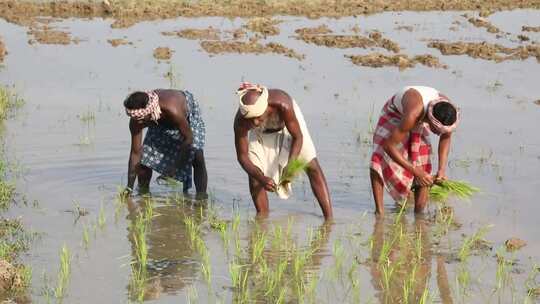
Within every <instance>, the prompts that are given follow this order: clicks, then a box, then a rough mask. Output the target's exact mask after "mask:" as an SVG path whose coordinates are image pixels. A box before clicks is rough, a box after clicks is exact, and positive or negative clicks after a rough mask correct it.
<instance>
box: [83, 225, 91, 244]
mask: <svg viewBox="0 0 540 304" xmlns="http://www.w3.org/2000/svg"><path fill="white" fill-rule="evenodd" d="M82 242H83V247H84V248H85V249H88V245H89V244H90V232H89V231H88V227H86V225H85V226H84V227H83V232H82Z"/></svg>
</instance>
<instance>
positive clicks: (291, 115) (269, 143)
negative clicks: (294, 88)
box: [234, 83, 332, 219]
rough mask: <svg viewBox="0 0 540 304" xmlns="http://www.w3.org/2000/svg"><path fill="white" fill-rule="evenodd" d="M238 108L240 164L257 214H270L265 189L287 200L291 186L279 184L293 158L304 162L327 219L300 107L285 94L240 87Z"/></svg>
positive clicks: (327, 205) (324, 191)
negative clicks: (246, 175) (306, 163)
mask: <svg viewBox="0 0 540 304" xmlns="http://www.w3.org/2000/svg"><path fill="white" fill-rule="evenodd" d="M237 94H238V95H239V97H240V101H239V104H240V105H239V109H238V112H237V113H236V116H235V118H234V135H235V146H236V155H237V158H238V162H239V163H240V165H241V166H242V168H243V169H244V170H245V171H246V173H247V174H248V176H249V191H250V192H251V197H252V199H253V202H254V203H255V208H256V209H257V213H258V214H259V215H266V214H268V196H267V193H266V191H271V192H276V194H277V195H278V196H279V197H280V198H282V199H286V198H288V197H289V195H290V183H286V184H285V185H279V182H280V178H281V177H282V175H283V172H285V171H286V169H285V168H286V167H287V166H288V165H289V163H290V162H291V161H292V160H296V159H300V160H302V161H305V162H308V168H307V170H306V172H307V175H308V177H309V181H310V183H311V188H312V190H313V194H314V195H315V197H316V198H317V201H318V202H319V205H320V207H321V209H322V212H323V215H324V217H325V219H330V218H331V217H332V204H331V201H330V194H329V191H328V186H327V184H326V179H325V177H324V174H323V171H322V169H321V167H320V166H319V162H318V160H317V154H316V151H315V146H314V145H313V141H312V140H311V136H310V135H309V132H308V129H307V126H306V122H305V121H304V117H303V115H302V112H301V111H300V108H299V107H298V105H297V104H296V102H295V101H294V99H292V98H291V97H290V96H289V95H288V94H287V93H286V92H284V91H282V90H279V89H267V88H266V87H263V86H259V85H253V84H250V83H242V84H241V86H240V88H239V89H238V91H237Z"/></svg>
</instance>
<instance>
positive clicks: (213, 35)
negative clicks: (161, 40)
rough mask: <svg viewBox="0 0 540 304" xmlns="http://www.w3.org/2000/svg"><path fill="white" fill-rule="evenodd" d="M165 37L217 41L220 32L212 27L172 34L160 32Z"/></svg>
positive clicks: (184, 30)
mask: <svg viewBox="0 0 540 304" xmlns="http://www.w3.org/2000/svg"><path fill="white" fill-rule="evenodd" d="M161 34H163V35H165V36H178V37H181V38H185V39H191V40H219V35H220V31H219V30H218V29H215V28H213V27H209V28H206V29H193V28H187V29H183V30H179V31H174V32H161Z"/></svg>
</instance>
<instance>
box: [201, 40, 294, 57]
mask: <svg viewBox="0 0 540 304" xmlns="http://www.w3.org/2000/svg"><path fill="white" fill-rule="evenodd" d="M201 47H202V49H203V50H205V51H206V52H207V53H209V54H226V53H236V54H268V53H272V54H279V55H283V56H286V57H290V58H294V59H297V60H303V59H304V55H302V54H298V53H297V52H296V51H294V50H293V49H290V48H287V47H285V46H283V45H282V44H279V43H275V42H270V43H267V44H261V43H259V42H257V41H253V40H252V41H248V42H243V41H233V40H228V41H202V42H201Z"/></svg>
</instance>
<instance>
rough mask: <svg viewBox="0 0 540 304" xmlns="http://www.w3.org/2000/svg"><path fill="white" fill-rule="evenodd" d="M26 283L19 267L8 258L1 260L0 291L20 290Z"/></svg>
mask: <svg viewBox="0 0 540 304" xmlns="http://www.w3.org/2000/svg"><path fill="white" fill-rule="evenodd" d="M24 285H25V283H24V280H23V278H22V276H21V273H20V270H19V268H17V267H15V266H13V265H11V264H10V263H9V262H8V261H6V260H0V293H3V292H6V291H10V290H19V289H22V288H23V287H24Z"/></svg>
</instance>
